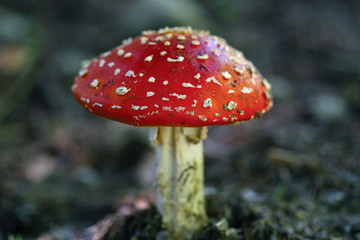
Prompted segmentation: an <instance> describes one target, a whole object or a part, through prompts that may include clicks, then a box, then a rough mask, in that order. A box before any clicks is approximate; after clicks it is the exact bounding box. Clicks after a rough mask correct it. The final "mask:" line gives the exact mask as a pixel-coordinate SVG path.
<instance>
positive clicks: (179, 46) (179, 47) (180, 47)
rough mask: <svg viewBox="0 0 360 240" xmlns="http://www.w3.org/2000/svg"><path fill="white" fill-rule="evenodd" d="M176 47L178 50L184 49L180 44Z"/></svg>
mask: <svg viewBox="0 0 360 240" xmlns="http://www.w3.org/2000/svg"><path fill="white" fill-rule="evenodd" d="M176 47H177V48H178V49H184V48H185V47H184V45H181V44H178V45H176Z"/></svg>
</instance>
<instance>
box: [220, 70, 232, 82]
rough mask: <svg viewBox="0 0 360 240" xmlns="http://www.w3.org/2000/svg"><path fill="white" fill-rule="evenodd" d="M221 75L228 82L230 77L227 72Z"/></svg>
mask: <svg viewBox="0 0 360 240" xmlns="http://www.w3.org/2000/svg"><path fill="white" fill-rule="evenodd" d="M221 75H222V76H223V77H224V78H225V79H227V80H229V79H230V78H231V75H230V73H228V71H224V72H222V73H221Z"/></svg>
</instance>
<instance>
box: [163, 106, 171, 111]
mask: <svg viewBox="0 0 360 240" xmlns="http://www.w3.org/2000/svg"><path fill="white" fill-rule="evenodd" d="M162 109H163V110H164V111H172V110H171V106H169V107H168V106H163V107H162Z"/></svg>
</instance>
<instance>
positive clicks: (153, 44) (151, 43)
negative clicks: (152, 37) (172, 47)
mask: <svg viewBox="0 0 360 240" xmlns="http://www.w3.org/2000/svg"><path fill="white" fill-rule="evenodd" d="M148 45H149V46H155V45H156V42H148Z"/></svg>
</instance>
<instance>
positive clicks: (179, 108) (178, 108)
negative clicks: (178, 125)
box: [174, 106, 185, 112]
mask: <svg viewBox="0 0 360 240" xmlns="http://www.w3.org/2000/svg"><path fill="white" fill-rule="evenodd" d="M174 110H175V111H177V112H181V111H184V110H185V107H180V106H179V107H174Z"/></svg>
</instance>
